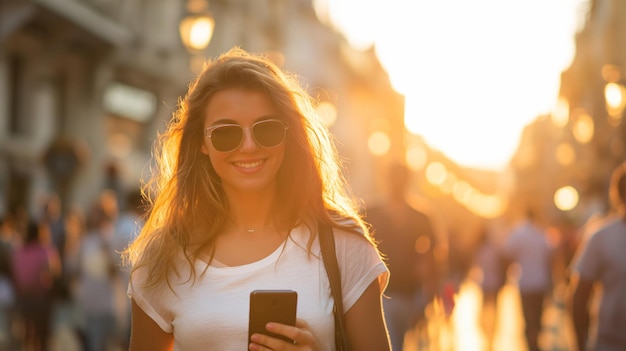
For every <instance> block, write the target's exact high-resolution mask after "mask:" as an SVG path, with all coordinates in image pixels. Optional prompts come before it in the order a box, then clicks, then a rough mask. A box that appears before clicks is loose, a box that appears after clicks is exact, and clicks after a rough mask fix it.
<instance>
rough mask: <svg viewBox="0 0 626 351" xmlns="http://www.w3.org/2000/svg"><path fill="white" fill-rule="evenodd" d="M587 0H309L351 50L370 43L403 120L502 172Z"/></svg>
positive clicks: (540, 105) (563, 61)
mask: <svg viewBox="0 0 626 351" xmlns="http://www.w3.org/2000/svg"><path fill="white" fill-rule="evenodd" d="M586 3H587V0H577V1H572V0H553V1H543V0H532V1H530V0H529V1H514V2H513V1H512V2H502V1H498V0H481V1H472V2H468V1H465V0H441V1H427V0H418V1H400V0H391V1H388V2H385V3H384V6H382V5H381V3H379V2H376V3H375V2H373V1H370V0H365V1H364V0H341V1H339V0H334V1H333V0H317V1H316V6H317V8H318V11H320V12H324V13H326V16H327V18H329V19H330V21H331V22H332V23H334V24H335V25H336V26H337V27H338V29H339V30H341V31H342V32H344V33H345V35H346V37H347V38H348V40H349V41H350V42H351V43H353V45H355V46H356V47H357V48H366V47H368V45H374V46H375V50H376V52H377V55H378V57H379V59H380V60H381V62H382V64H383V66H384V67H385V68H386V70H387V71H388V73H389V75H390V79H391V81H392V84H393V85H394V87H395V88H396V90H398V91H399V92H400V93H402V94H403V95H405V97H406V105H405V124H406V127H407V129H408V130H409V131H410V132H411V133H413V134H417V135H421V136H422V137H423V138H424V140H425V141H426V142H427V143H428V144H429V146H430V147H432V148H435V149H438V150H440V151H441V152H443V153H444V154H446V155H447V156H448V157H450V158H451V159H452V160H454V161H455V162H457V163H459V164H461V165H465V166H471V167H479V168H487V169H494V170H501V169H503V168H504V167H505V166H506V164H507V163H508V161H509V159H510V157H511V156H512V154H513V152H514V151H515V149H516V147H517V144H518V142H519V136H520V134H521V131H522V129H523V128H524V127H525V126H526V125H527V124H528V123H529V122H530V121H532V120H533V119H535V118H536V117H538V116H540V115H544V114H548V113H549V112H550V111H551V110H553V109H554V108H555V105H556V104H557V102H558V90H559V84H560V74H561V72H562V71H563V70H565V69H566V68H567V67H568V66H569V64H570V62H571V59H572V57H573V54H574V50H575V48H574V35H575V33H576V30H577V26H578V25H581V24H582V19H581V18H580V16H581V14H582V13H584V12H583V10H584V6H583V5H584V4H586Z"/></svg>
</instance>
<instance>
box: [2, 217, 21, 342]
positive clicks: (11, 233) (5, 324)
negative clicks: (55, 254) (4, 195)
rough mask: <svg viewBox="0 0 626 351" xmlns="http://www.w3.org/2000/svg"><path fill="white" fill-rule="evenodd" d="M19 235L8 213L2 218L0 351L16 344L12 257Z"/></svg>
mask: <svg viewBox="0 0 626 351" xmlns="http://www.w3.org/2000/svg"><path fill="white" fill-rule="evenodd" d="M18 237H19V234H18V233H17V232H16V230H15V228H14V223H13V216H12V214H11V213H7V214H6V215H5V216H4V217H0V350H12V349H14V348H15V347H17V345H15V344H14V336H13V328H12V327H13V321H14V319H15V314H16V312H17V311H16V309H15V304H16V299H15V279H14V277H13V263H12V257H13V252H14V251H15V248H16V247H18V245H19V244H18V241H17V239H18Z"/></svg>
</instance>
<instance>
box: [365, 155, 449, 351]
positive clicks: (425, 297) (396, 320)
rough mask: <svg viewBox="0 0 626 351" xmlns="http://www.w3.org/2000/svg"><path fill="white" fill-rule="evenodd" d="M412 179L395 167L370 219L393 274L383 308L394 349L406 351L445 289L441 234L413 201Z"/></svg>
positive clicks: (399, 165) (406, 171)
mask: <svg viewBox="0 0 626 351" xmlns="http://www.w3.org/2000/svg"><path fill="white" fill-rule="evenodd" d="M409 180H410V170H409V169H408V168H407V167H406V166H405V165H404V164H403V163H399V162H394V163H392V164H391V165H390V166H389V168H388V169H387V185H388V188H389V189H388V190H389V191H388V196H387V197H386V199H385V200H384V201H382V202H381V203H380V204H377V205H372V206H370V207H368V208H367V216H366V221H367V222H368V223H369V224H370V225H371V228H372V231H373V235H374V238H375V240H376V241H377V242H378V245H379V249H380V251H381V252H382V254H383V255H384V257H385V260H386V263H387V266H388V267H389V271H390V272H391V275H390V280H389V286H388V287H387V290H386V291H385V297H386V298H385V299H383V307H384V308H383V309H384V314H385V320H386V322H387V328H388V330H389V336H390V339H391V345H392V349H393V350H400V351H402V350H403V348H404V338H405V334H406V333H407V332H408V331H410V330H413V329H415V328H416V326H424V324H425V322H426V321H425V314H424V312H425V309H426V306H427V305H428V304H429V303H430V302H431V301H432V300H433V298H434V297H435V293H436V291H437V289H438V286H439V282H438V277H439V274H438V266H437V265H436V261H435V254H434V249H435V246H436V244H437V239H436V236H435V231H434V229H433V226H432V224H431V221H430V219H429V217H428V216H427V215H426V214H425V213H424V212H421V211H419V210H417V209H416V208H414V207H413V206H412V205H411V204H409V202H408V201H407V195H408V185H409ZM422 329H423V328H418V330H422ZM418 342H424V340H418ZM426 342H427V341H426Z"/></svg>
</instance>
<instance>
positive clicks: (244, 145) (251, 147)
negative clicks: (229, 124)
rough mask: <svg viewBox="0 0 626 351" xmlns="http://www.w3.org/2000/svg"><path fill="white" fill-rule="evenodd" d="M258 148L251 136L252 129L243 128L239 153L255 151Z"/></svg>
mask: <svg viewBox="0 0 626 351" xmlns="http://www.w3.org/2000/svg"><path fill="white" fill-rule="evenodd" d="M258 148H259V146H258V145H257V144H256V141H255V140H254V136H252V128H243V140H242V141H241V151H255V150H256V149H258Z"/></svg>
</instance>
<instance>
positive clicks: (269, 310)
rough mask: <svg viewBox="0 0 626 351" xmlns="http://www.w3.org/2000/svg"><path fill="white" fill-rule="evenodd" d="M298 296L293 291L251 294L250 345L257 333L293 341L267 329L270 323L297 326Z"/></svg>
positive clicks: (253, 292) (255, 292)
mask: <svg viewBox="0 0 626 351" xmlns="http://www.w3.org/2000/svg"><path fill="white" fill-rule="evenodd" d="M297 303H298V294H297V293H296V292H295V291H293V290H254V291H252V292H251V293H250V317H249V321H248V343H250V336H252V334H255V333H259V334H265V335H269V336H272V337H275V338H279V339H282V340H286V341H292V340H291V339H289V338H286V337H284V336H282V335H277V334H274V333H271V332H269V331H267V329H265V325H266V324H267V323H269V322H275V323H281V324H287V325H296V307H297Z"/></svg>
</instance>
